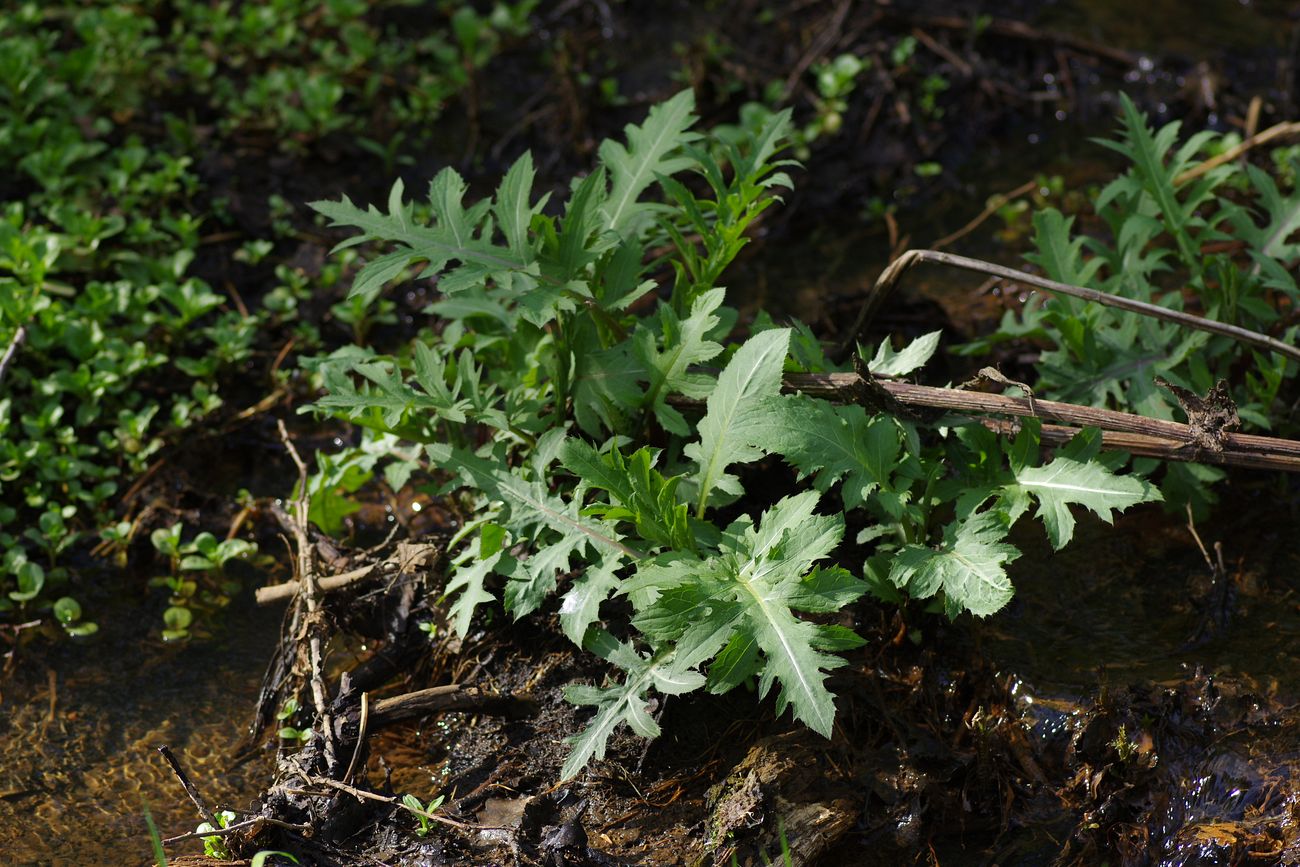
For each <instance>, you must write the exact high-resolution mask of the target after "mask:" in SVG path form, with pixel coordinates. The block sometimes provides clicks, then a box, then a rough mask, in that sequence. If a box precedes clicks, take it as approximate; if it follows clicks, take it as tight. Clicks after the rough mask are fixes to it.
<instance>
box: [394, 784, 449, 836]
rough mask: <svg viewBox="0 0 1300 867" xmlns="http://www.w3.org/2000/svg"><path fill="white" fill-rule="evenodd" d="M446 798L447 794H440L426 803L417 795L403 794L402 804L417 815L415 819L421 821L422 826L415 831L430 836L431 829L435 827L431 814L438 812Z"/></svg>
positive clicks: (412, 813)
mask: <svg viewBox="0 0 1300 867" xmlns="http://www.w3.org/2000/svg"><path fill="white" fill-rule="evenodd" d="M445 800H446V796H445V795H438V796H437V797H435V798H434V799H433V800H432V801H430V802H429V803H427V804H425V803H422V802H421V801H420V799H419V798H417V797H416V796H415V795H410V794H407V795H402V806H403V807H405V808H406V809H407V811H408V812H409V813H410V814H411V815H412V816H414V817H415V820H416V821H417V822H419V823H420V827H419V828H417V829H416V831H415V833H416V834H418V835H419V836H421V837H426V836H428V834H429V829H430V828H431V827H433V825H432V820H430V819H429V814H431V813H436V812H438V810H439V809H440V808H441V807H442V803H443V801H445Z"/></svg>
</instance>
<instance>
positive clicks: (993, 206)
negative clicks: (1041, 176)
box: [930, 178, 1038, 250]
mask: <svg viewBox="0 0 1300 867" xmlns="http://www.w3.org/2000/svg"><path fill="white" fill-rule="evenodd" d="M1037 186H1038V179H1037V178H1035V179H1034V180H1030V181H1025V182H1024V183H1023V184H1021V185H1020V186H1018V187H1016V188H1015V189H1014V190H1009V191H1008V192H1005V193H999V194H998V195H996V196H994V197H993V198H991V199H989V201H988V204H987V205H985V206H984V210H982V211H980V212H979V213H978V214H976V215H975V216H974V217H972V218H971V220H970V222H968V223H967V224H966V225H964V226H962V227H961V228H960V229H958V230H957V231H955V232H953V233H951V234H948V235H944V236H943V237H942V238H940V239H939V240H937V241H935V242H934V243H933V244H931V245H930V249H931V250H939V249H942V248H944V247H947V246H948V245H949V244H951V243H953V242H954V241H958V240H960V239H962V238H964V237H966V236H967V235H969V234H970V233H971V232H973V231H975V230H976V229H978V228H979V227H980V226H981V225H982V224H983V223H984V221H985V220H987V219H988V218H989V217H991V216H993V215H994V214H996V213H997V212H998V209H999V208H1001V207H1002V206H1003V205H1005V204H1007V203H1008V202H1011V201H1014V200H1016V199H1018V198H1020V197H1021V196H1027V195H1029V194H1030V193H1032V192H1033V191H1034V188H1035V187H1037Z"/></svg>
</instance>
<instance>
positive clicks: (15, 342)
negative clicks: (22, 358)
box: [0, 325, 27, 382]
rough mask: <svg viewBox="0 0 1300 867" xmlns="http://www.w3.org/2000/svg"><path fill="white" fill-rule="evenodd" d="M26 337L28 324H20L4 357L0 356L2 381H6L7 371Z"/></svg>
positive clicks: (0, 376) (0, 379) (0, 380)
mask: <svg viewBox="0 0 1300 867" xmlns="http://www.w3.org/2000/svg"><path fill="white" fill-rule="evenodd" d="M26 339H27V326H26V325H19V326H18V330H17V331H15V332H14V336H13V337H12V338H11V339H10V340H9V347H8V348H7V349H5V354H4V357H3V358H0V382H3V381H4V378H5V372H6V371H7V370H9V365H10V363H11V362H12V361H13V360H14V356H15V355H17V354H18V347H20V346H22V345H23V341H24V340H26Z"/></svg>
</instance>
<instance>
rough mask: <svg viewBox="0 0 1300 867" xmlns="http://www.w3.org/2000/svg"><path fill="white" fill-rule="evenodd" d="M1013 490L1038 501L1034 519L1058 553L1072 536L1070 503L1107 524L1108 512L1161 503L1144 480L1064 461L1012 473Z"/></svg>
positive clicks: (1109, 514) (1154, 491)
mask: <svg viewBox="0 0 1300 867" xmlns="http://www.w3.org/2000/svg"><path fill="white" fill-rule="evenodd" d="M1016 486H1017V487H1019V488H1020V489H1021V490H1023V491H1025V492H1028V493H1030V494H1033V495H1034V497H1035V498H1036V499H1037V500H1038V517H1039V518H1041V519H1042V521H1043V524H1044V525H1045V526H1046V527H1047V535H1048V537H1049V538H1050V539H1051V542H1052V547H1053V548H1056V549H1058V550H1059V549H1060V548H1062V547H1064V546H1065V545H1066V544H1067V543H1068V542H1069V541H1070V539H1071V538H1072V537H1073V536H1074V516H1073V515H1072V514H1070V504H1072V503H1076V504H1078V505H1081V506H1084V507H1086V508H1087V509H1089V510H1091V511H1092V512H1093V513H1094V514H1095V515H1097V517H1099V518H1101V519H1102V520H1103V521H1105V522H1106V523H1110V522H1111V512H1112V510H1119V511H1123V510H1124V509H1127V508H1128V507H1129V506H1133V505H1136V504H1138V503H1147V502H1152V501H1156V500H1160V499H1161V496H1160V492H1159V491H1158V490H1156V488H1155V487H1154V486H1153V485H1152V484H1151V483H1150V482H1147V481H1146V480H1144V479H1139V478H1136V477H1134V476H1117V475H1115V474H1114V473H1112V472H1110V470H1108V469H1106V468H1105V467H1103V466H1101V465H1100V464H1096V463H1081V462H1079V461H1076V460H1072V459H1070V458H1065V457H1058V458H1056V459H1055V460H1053V461H1052V462H1051V463H1049V464H1046V465H1045V466H1041V467H1030V468H1027V469H1022V470H1021V471H1020V472H1018V473H1016Z"/></svg>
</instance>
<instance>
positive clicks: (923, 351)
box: [867, 331, 943, 376]
mask: <svg viewBox="0 0 1300 867" xmlns="http://www.w3.org/2000/svg"><path fill="white" fill-rule="evenodd" d="M942 335H943V332H942V331H931V332H930V333H929V334H922V335H921V336H920V337H918V338H916V339H915V340H913V341H912V342H911V343H909V344H907V346H904V347H903V348H902V349H900V350H898V351H897V352H895V351H894V347H892V346H890V344H889V341H888V340H885V341H883V342H882V343H881V344H880V348H879V349H877V350H876V355H875V357H874V358H872V359H871V363H870V364H869V365H867V367H869V368H870V369H871V372H872V373H875V374H879V375H880V376H906V375H907V374H909V373H911V372H912V371H914V370H917V369H919V368H920V367H922V366H923V365H924V364H925V363H926V362H927V361H929V360H930V356H932V355H934V351H935V350H936V349H938V348H939V338H940V337H941V336H942Z"/></svg>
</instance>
